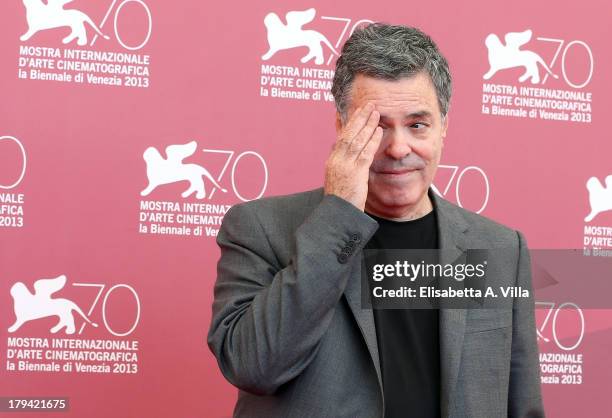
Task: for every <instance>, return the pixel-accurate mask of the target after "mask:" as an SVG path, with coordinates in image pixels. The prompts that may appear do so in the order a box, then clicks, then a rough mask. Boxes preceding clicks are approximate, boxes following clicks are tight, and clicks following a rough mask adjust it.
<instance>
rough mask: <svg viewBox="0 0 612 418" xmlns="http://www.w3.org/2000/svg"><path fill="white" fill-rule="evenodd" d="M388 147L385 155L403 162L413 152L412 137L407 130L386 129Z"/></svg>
mask: <svg viewBox="0 0 612 418" xmlns="http://www.w3.org/2000/svg"><path fill="white" fill-rule="evenodd" d="M386 131H387V132H385V133H386V135H385V136H386V137H387V138H385V140H386V144H385V145H386V147H385V154H386V155H387V156H389V157H391V158H393V159H395V160H401V159H402V158H404V157H405V156H407V155H408V154H410V153H411V152H412V147H411V146H410V135H409V134H408V133H407V132H406V129H405V128H403V127H401V128H396V129H386Z"/></svg>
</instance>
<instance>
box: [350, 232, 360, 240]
mask: <svg viewBox="0 0 612 418" xmlns="http://www.w3.org/2000/svg"><path fill="white" fill-rule="evenodd" d="M351 241H353V242H361V234H360V233H359V232H355V233H354V234H352V235H351Z"/></svg>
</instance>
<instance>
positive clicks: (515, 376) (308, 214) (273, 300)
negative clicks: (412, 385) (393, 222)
mask: <svg viewBox="0 0 612 418" xmlns="http://www.w3.org/2000/svg"><path fill="white" fill-rule="evenodd" d="M430 196H431V197H432V200H433V203H434V210H436V211H437V212H436V213H437V219H438V228H439V242H440V248H441V249H444V250H452V249H456V250H458V251H461V250H464V249H468V248H476V249H484V248H510V249H511V251H509V252H510V253H511V257H509V258H510V259H509V260H507V266H506V267H505V268H504V271H503V274H504V277H503V278H504V280H505V281H506V282H507V283H509V284H511V285H514V284H515V285H517V286H519V285H520V286H522V287H523V288H525V289H529V290H530V291H531V271H530V260H529V254H528V251H527V246H526V243H525V239H524V237H523V236H522V234H521V233H520V232H517V231H514V230H511V229H508V228H506V227H504V226H502V225H500V224H497V223H495V222H493V221H491V220H488V219H486V218H484V217H482V216H479V215H477V214H474V213H471V212H468V211H466V210H464V209H461V208H459V207H457V206H455V205H453V204H451V203H450V202H447V201H446V200H444V199H442V198H440V197H438V196H437V195H435V194H434V193H432V192H431V190H430ZM377 228H378V223H377V222H376V221H375V220H374V219H372V218H371V217H369V216H368V215H367V214H365V213H364V212H362V211H360V210H359V209H357V208H356V207H354V206H353V205H351V204H350V203H349V202H347V201H345V200H343V199H341V198H339V197H337V196H334V195H324V194H323V189H322V188H319V189H315V190H311V191H307V192H302V193H297V194H292V195H287V196H277V197H269V198H263V199H259V200H255V201H251V202H248V203H241V204H238V205H235V206H233V207H232V208H231V209H230V210H229V211H228V212H227V213H226V215H225V217H224V219H223V223H222V226H221V229H220V231H219V234H218V237H217V243H218V245H219V246H220V248H221V258H220V260H219V262H218V265H217V281H216V283H215V300H214V304H213V316H212V322H211V325H210V330H209V334H208V345H209V347H210V349H211V350H212V352H213V353H214V355H215V356H216V358H217V361H218V364H219V367H220V369H221V372H222V373H223V375H224V376H225V377H226V378H227V380H228V381H229V382H231V383H232V384H233V385H234V386H236V387H238V388H239V389H240V391H239V393H238V401H237V403H236V408H235V410H234V416H235V417H265V418H272V417H283V418H300V417H313V418H314V417H316V418H323V417H330V418H331V417H333V418H338V417H350V418H356V417H364V418H374V417H383V416H384V399H383V391H382V379H381V372H380V364H379V357H378V348H377V342H376V330H375V328H374V317H373V314H372V310H368V309H362V308H361V293H360V292H361V290H360V289H361V284H360V275H361V268H362V262H361V259H362V257H361V255H362V254H361V252H362V249H363V246H364V245H365V244H366V243H367V242H368V240H369V239H370V238H371V237H372V235H373V234H374V232H375V231H376V230H377ZM351 241H353V242H355V243H356V244H357V245H354V244H351V245H348V243H349V242H351ZM343 249H345V250H344V254H345V255H344V256H342V255H341V254H343ZM406 355H410V354H409V353H406ZM440 369H441V388H440V395H441V405H440V406H441V411H442V417H443V418H447V417H448V418H450V417H453V418H455V417H470V418H476V417H482V418H495V417H506V416H508V417H542V416H544V412H543V407H542V400H541V394H540V381H539V365H538V348H537V345H536V331H535V323H534V305H533V300H531V299H528V300H527V299H520V298H517V299H515V302H514V309H509V310H505V311H502V312H499V311H496V310H483V309H479V310H474V309H469V310H468V309H442V310H441V311H440ZM411 412H412V413H414V414H415V415H418V411H406V417H410V416H412V413H411Z"/></svg>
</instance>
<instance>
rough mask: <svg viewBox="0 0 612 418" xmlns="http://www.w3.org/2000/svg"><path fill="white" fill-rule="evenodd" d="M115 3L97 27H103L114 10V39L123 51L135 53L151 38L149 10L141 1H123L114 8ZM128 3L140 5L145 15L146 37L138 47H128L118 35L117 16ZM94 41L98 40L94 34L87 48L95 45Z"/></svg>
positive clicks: (114, 1) (115, 1)
mask: <svg viewBox="0 0 612 418" xmlns="http://www.w3.org/2000/svg"><path fill="white" fill-rule="evenodd" d="M116 3H117V0H113V1H112V3H111V5H110V7H109V8H108V10H107V11H106V14H105V15H104V18H103V19H102V22H100V24H99V25H98V27H99V28H100V29H102V28H103V27H104V25H105V24H106V22H107V21H108V18H109V16H110V14H111V12H112V11H113V8H114V10H115V13H114V16H113V29H114V31H115V37H116V38H117V41H118V42H119V43H120V44H121V46H122V47H124V48H125V49H129V50H130V51H135V50H137V49H140V48H142V47H143V46H145V45H146V44H147V42H149V38H150V37H151V30H152V29H153V19H152V18H151V10H150V9H149V6H147V4H146V3H145V2H144V1H142V0H123V1H122V2H121V3H119V5H118V6H117V7H116V8H115V4H116ZM128 3H136V4H138V5H140V6H141V7H142V8H143V9H144V11H145V13H146V18H147V35H146V36H145V38H144V40H143V41H142V42H141V43H140V44H138V45H128V44H127V43H126V42H125V41H124V40H123V39H122V38H121V35H120V34H119V28H118V24H117V23H118V21H119V15H120V14H121V10H123V7H124V6H125V5H126V4H128ZM96 39H98V34H95V35H94V37H93V38H92V40H91V43H90V44H89V46H93V44H95V43H96Z"/></svg>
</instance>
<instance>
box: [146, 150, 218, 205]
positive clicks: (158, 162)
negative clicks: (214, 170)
mask: <svg viewBox="0 0 612 418" xmlns="http://www.w3.org/2000/svg"><path fill="white" fill-rule="evenodd" d="M197 147H198V144H197V143H196V141H191V142H189V143H187V144H182V145H169V146H167V147H166V157H167V158H166V159H164V158H163V157H162V156H161V154H160V153H159V151H157V149H156V148H154V147H149V148H147V149H146V150H145V152H144V154H143V158H144V160H145V162H146V164H147V177H148V178H149V185H148V186H147V187H146V188H145V189H144V190H143V191H142V192H140V195H141V196H147V195H148V194H149V193H151V192H152V191H153V190H155V188H156V187H157V186H160V185H162V184H169V183H176V182H177V181H182V180H188V181H189V183H190V186H189V188H188V189H187V190H185V191H184V192H183V193H182V194H181V196H183V197H188V196H189V195H191V194H192V193H194V192H196V197H197V198H198V199H204V198H205V197H206V191H205V189H204V180H203V179H202V176H205V177H206V178H207V179H208V180H210V182H211V183H212V184H213V185H214V186H215V187H216V188H218V189H219V190H221V191H222V192H224V193H225V192H227V190H226V189H224V188H223V187H221V186H220V185H219V184H218V183H217V182H216V181H215V179H214V178H213V176H211V175H210V173H209V172H208V170H206V169H205V168H204V167H202V166H200V165H197V164H184V163H183V159H185V158H187V157H189V156H190V155H193V153H194V152H195V151H196V148H197Z"/></svg>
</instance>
